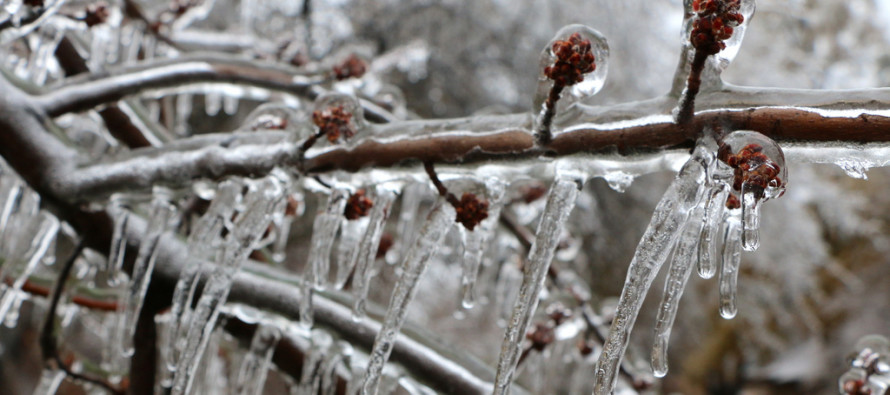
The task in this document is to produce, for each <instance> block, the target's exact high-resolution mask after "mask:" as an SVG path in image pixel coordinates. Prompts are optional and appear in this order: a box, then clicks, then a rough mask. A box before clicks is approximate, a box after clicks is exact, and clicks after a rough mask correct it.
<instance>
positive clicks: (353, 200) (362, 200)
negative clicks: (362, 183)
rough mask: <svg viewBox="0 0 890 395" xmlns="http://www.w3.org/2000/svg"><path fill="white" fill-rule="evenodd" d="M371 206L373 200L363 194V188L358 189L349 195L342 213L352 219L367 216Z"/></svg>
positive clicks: (372, 205)
mask: <svg viewBox="0 0 890 395" xmlns="http://www.w3.org/2000/svg"><path fill="white" fill-rule="evenodd" d="M371 207H374V202H373V201H372V200H371V199H370V198H369V197H368V196H367V195H366V194H365V190H364V189H359V190H357V191H355V193H353V194H352V195H351V196H349V199H348V200H347V201H346V208H344V209H343V215H344V216H345V217H346V219H348V220H350V221H352V220H355V219H359V218H361V217H364V216H367V215H368V212H369V211H370V210H371Z"/></svg>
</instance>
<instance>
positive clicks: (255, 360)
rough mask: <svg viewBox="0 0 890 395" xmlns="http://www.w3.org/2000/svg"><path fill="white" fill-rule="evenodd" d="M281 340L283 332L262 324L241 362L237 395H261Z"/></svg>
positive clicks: (236, 386) (236, 388) (236, 389)
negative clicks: (276, 348) (273, 356)
mask: <svg viewBox="0 0 890 395" xmlns="http://www.w3.org/2000/svg"><path fill="white" fill-rule="evenodd" d="M280 339H281V331H280V330H279V329H278V328H277V327H275V326H273V325H266V324H260V325H259V326H258V327H257V329H256V332H254V334H253V340H251V342H250V349H248V350H247V355H245V356H244V360H243V361H242V362H241V371H240V372H239V373H238V381H237V383H236V385H235V394H237V395H259V394H262V393H263V386H264V385H265V384H266V374H268V373H269V367H270V365H271V363H272V354H273V353H274V352H275V347H276V346H277V345H278V340H280Z"/></svg>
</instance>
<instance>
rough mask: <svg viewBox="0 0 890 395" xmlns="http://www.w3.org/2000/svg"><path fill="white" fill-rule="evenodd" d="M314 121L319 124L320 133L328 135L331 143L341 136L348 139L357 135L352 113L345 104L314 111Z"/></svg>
mask: <svg viewBox="0 0 890 395" xmlns="http://www.w3.org/2000/svg"><path fill="white" fill-rule="evenodd" d="M312 123H314V124H315V126H318V131H319V133H320V134H323V135H325V136H327V138H328V141H330V142H331V143H335V142H337V140H339V139H340V136H343V137H344V138H346V139H348V138H350V137H352V136H354V135H355V126H354V125H353V124H352V114H351V113H350V112H349V111H346V110H345V109H344V108H343V106H336V107H329V108H327V109H325V110H318V111H315V112H313V113H312Z"/></svg>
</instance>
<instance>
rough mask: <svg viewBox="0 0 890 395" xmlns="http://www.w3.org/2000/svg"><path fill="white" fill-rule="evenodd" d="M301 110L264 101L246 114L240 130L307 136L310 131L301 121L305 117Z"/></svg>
mask: <svg viewBox="0 0 890 395" xmlns="http://www.w3.org/2000/svg"><path fill="white" fill-rule="evenodd" d="M306 117H307V116H306V114H305V112H303V111H300V110H296V109H294V108H291V107H289V106H287V105H285V104H282V103H264V104H261V105H260V106H259V107H257V108H255V109H254V110H253V111H251V112H250V114H248V115H247V118H246V119H245V121H244V123H243V124H241V130H243V131H245V132H259V131H283V132H291V133H294V134H298V135H300V136H298V137H307V136H308V134H310V133H312V130H311V129H310V128H306V127H305V125H303V122H304V121H305V119H306Z"/></svg>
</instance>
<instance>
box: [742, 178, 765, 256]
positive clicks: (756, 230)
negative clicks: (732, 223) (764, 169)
mask: <svg viewBox="0 0 890 395" xmlns="http://www.w3.org/2000/svg"><path fill="white" fill-rule="evenodd" d="M742 189H743V190H742V247H743V248H744V249H745V251H756V250H757V247H760V202H761V201H762V200H761V199H758V198H757V196H756V195H755V194H754V192H750V191H747V190H746V189H749V188H748V187H747V186H746V185H743V186H742Z"/></svg>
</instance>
